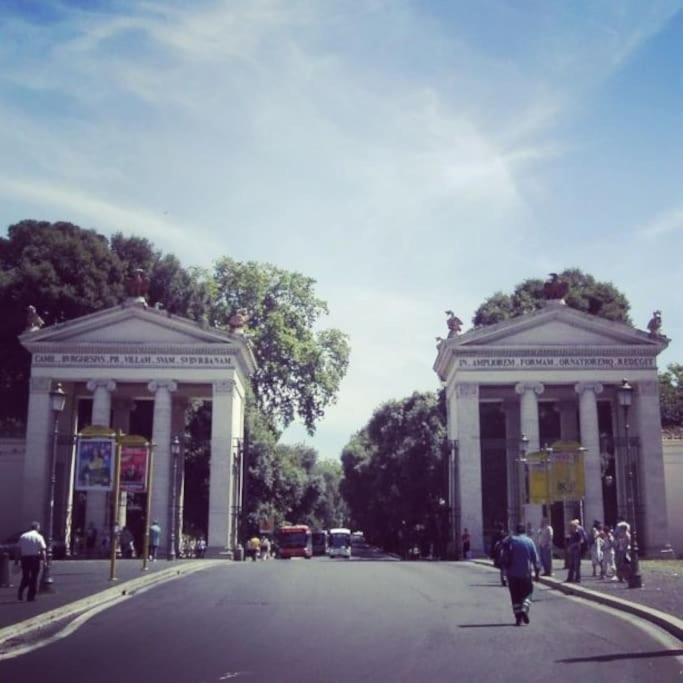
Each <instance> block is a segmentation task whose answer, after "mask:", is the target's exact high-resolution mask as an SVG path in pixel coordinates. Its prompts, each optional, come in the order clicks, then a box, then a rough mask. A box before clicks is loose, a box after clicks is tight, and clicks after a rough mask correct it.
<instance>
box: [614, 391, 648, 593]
mask: <svg viewBox="0 0 683 683" xmlns="http://www.w3.org/2000/svg"><path fill="white" fill-rule="evenodd" d="M617 399H618V400H619V405H620V406H621V407H622V408H623V409H624V435H625V438H626V488H627V493H626V495H627V502H628V513H629V516H630V517H631V572H630V574H629V577H628V587H629V588H642V587H643V578H642V576H641V575H640V562H639V558H638V529H637V522H636V501H635V491H636V489H635V463H634V462H633V453H632V452H631V439H630V425H629V423H628V415H629V409H630V408H631V404H632V402H633V387H632V386H631V385H630V384H629V382H628V380H626V379H625V380H623V381H622V383H621V386H620V387H619V388H618V389H617Z"/></svg>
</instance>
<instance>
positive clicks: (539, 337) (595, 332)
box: [449, 304, 667, 348]
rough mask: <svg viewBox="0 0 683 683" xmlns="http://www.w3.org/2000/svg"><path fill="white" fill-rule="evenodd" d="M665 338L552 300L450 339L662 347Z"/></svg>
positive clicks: (483, 343) (461, 344) (488, 344)
mask: <svg viewBox="0 0 683 683" xmlns="http://www.w3.org/2000/svg"><path fill="white" fill-rule="evenodd" d="M449 341H450V340H449ZM666 342H667V340H666V338H663V337H652V336H651V335H649V334H648V333H647V332H643V331H642V330H637V329H635V328H633V327H631V326H630V325H626V324H625V323H621V322H614V321H611V320H605V319H604V318H600V317H598V316H595V315H589V314H587V313H582V312H581V311H577V310H575V309H573V308H570V307H569V306H565V305H561V304H555V305H551V306H548V307H546V308H544V309H541V310H540V311H535V312H533V313H528V314H526V315H522V316H519V317H517V318H512V319H511V320H505V321H503V322H501V323H498V324H496V325H491V326H489V327H483V328H478V329H474V330H471V331H469V332H467V333H465V334H463V335H461V336H459V337H455V339H454V342H453V343H454V346H457V347H467V346H475V345H476V346H477V347H481V346H486V347H505V346H513V347H520V346H522V347H523V346H529V347H533V346H539V347H548V346H563V347H566V346H574V345H575V346H615V345H619V346H643V345H644V346H649V347H659V346H661V347H662V348H663V347H664V346H666Z"/></svg>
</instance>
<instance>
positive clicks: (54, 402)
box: [40, 382, 66, 593]
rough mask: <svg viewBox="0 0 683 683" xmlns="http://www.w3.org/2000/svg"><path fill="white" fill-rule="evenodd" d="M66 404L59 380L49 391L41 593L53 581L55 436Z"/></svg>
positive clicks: (55, 477)
mask: <svg viewBox="0 0 683 683" xmlns="http://www.w3.org/2000/svg"><path fill="white" fill-rule="evenodd" d="M65 404H66V394H65V393H64V389H63V388H62V385H61V382H58V383H57V386H56V387H55V388H54V389H53V390H52V391H51V392H50V409H51V410H52V415H53V423H52V454H51V459H50V492H49V497H48V505H49V508H48V516H47V530H46V531H47V560H46V562H45V568H44V569H43V575H42V577H41V579H40V591H41V593H53V592H54V581H53V579H52V574H51V570H52V554H53V527H54V517H55V484H56V479H57V476H56V472H57V437H58V435H59V415H60V413H61V412H62V411H63V410H64V406H65Z"/></svg>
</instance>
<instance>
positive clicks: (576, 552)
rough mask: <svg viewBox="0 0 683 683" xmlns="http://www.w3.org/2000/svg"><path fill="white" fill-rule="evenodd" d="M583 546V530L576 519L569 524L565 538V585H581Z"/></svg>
mask: <svg viewBox="0 0 683 683" xmlns="http://www.w3.org/2000/svg"><path fill="white" fill-rule="evenodd" d="M583 545H584V538H583V529H582V528H581V524H580V523H579V520H578V519H573V520H572V521H571V522H570V523H569V536H568V538H567V570H568V572H567V579H566V581H565V583H581V552H582V548H583Z"/></svg>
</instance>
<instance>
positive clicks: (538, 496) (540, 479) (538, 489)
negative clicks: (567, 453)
mask: <svg viewBox="0 0 683 683" xmlns="http://www.w3.org/2000/svg"><path fill="white" fill-rule="evenodd" d="M527 462H528V467H527V471H528V476H529V502H530V503H534V504H536V505H543V504H545V503H548V502H549V499H550V496H551V493H550V488H551V487H550V467H549V464H550V463H549V462H548V456H547V455H546V454H545V453H543V452H539V453H529V454H528V455H527Z"/></svg>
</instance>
